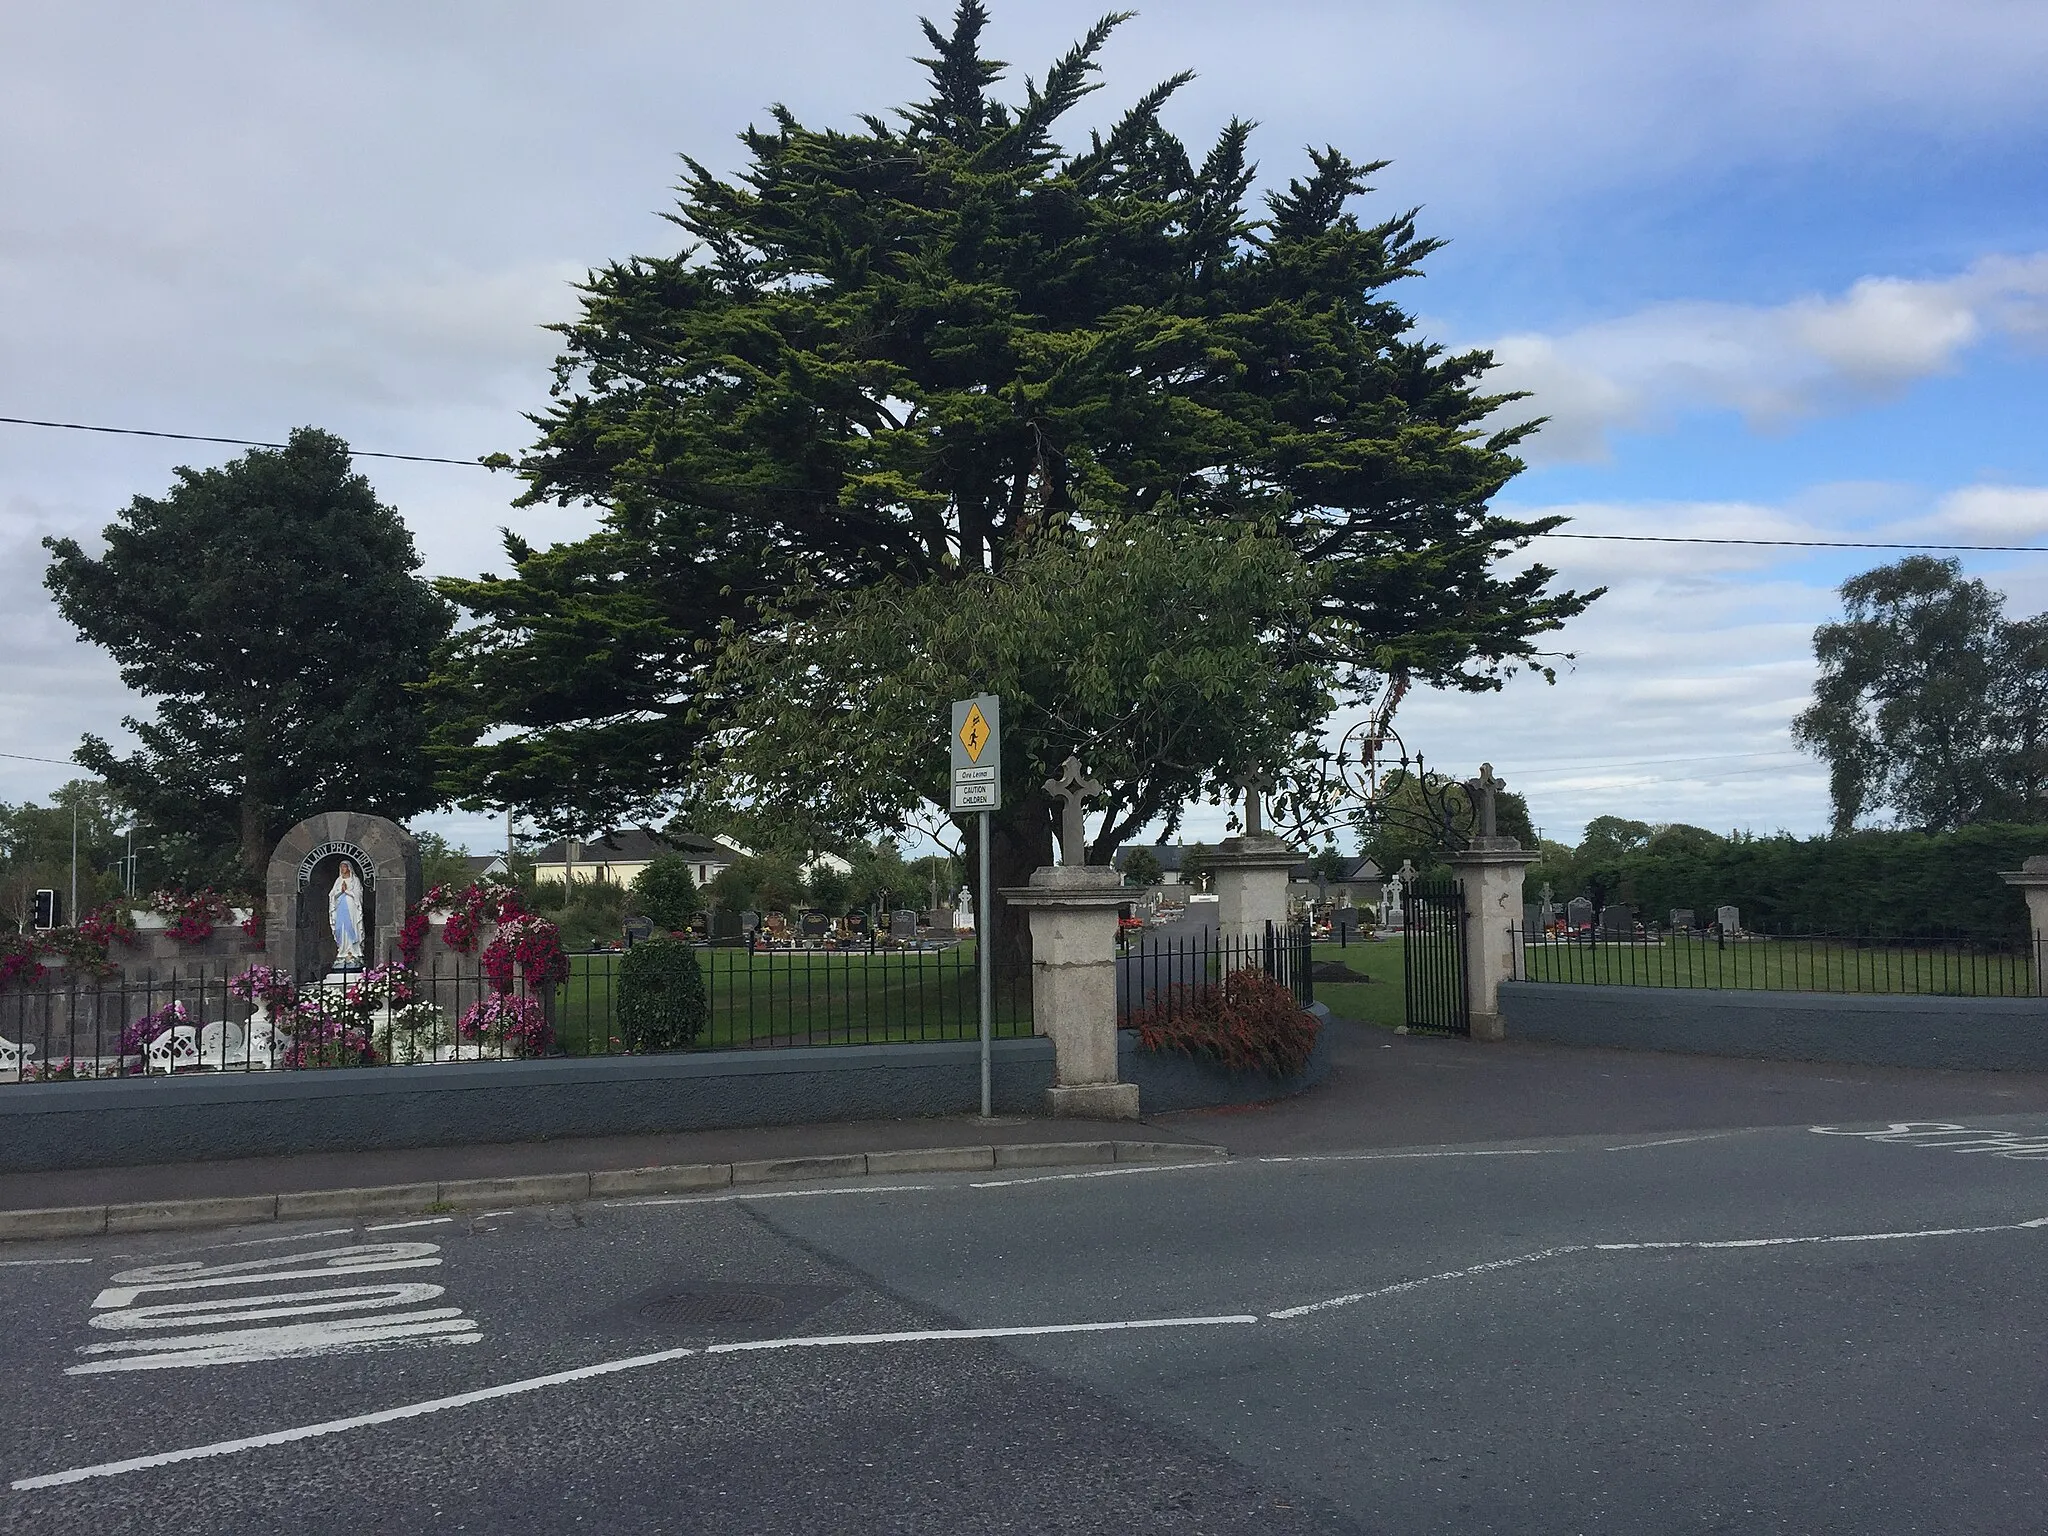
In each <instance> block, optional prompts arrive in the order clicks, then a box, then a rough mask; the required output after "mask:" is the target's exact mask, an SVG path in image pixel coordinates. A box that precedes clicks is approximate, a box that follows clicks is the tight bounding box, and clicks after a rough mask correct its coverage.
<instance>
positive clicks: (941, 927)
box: [932, 907, 953, 933]
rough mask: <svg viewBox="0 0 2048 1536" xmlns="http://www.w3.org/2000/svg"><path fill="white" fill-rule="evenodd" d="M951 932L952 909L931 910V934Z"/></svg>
mask: <svg viewBox="0 0 2048 1536" xmlns="http://www.w3.org/2000/svg"><path fill="white" fill-rule="evenodd" d="M952 931H953V909H952V908H951V907H934V908H932V932H933V933H951V932H952Z"/></svg>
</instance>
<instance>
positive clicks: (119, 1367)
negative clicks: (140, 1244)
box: [65, 1243, 482, 1376]
mask: <svg viewBox="0 0 2048 1536" xmlns="http://www.w3.org/2000/svg"><path fill="white" fill-rule="evenodd" d="M440 1265H441V1250H440V1247H439V1245H438V1244H435V1243H355V1244H350V1245H347V1246H343V1247H336V1248H319V1249H315V1250H313V1251H311V1252H297V1253H279V1254H271V1255H269V1256H267V1257H264V1258H260V1259H247V1260H241V1261H238V1262H232V1263H222V1264H207V1263H201V1262H196V1261H193V1262H184V1263H168V1264H151V1265H145V1266H143V1267H141V1268H138V1269H128V1270H123V1271H122V1272H120V1273H119V1274H116V1275H115V1276H113V1278H112V1279H110V1280H109V1281H108V1282H107V1285H106V1288H105V1289H103V1290H102V1291H101V1292H100V1293H99V1295H98V1296H96V1297H95V1298H94V1299H93V1303H92V1311H91V1315H90V1316H88V1317H87V1319H86V1324H87V1326H88V1327H89V1328H91V1329H92V1330H93V1331H94V1334H95V1338H94V1341H93V1342H91V1343H89V1344H82V1345H80V1346H79V1347H78V1350H77V1353H78V1355H79V1357H80V1360H79V1363H78V1364H76V1365H73V1366H70V1367H68V1368H67V1369H66V1371H65V1374H66V1375H68V1376H95V1375H104V1374H106V1373H109V1372H118V1371H161V1370H176V1369H190V1368H194V1367H203V1366H217V1365H247V1364H250V1363H252V1362H254V1361H261V1360H298V1359H305V1358H308V1357H310V1356H316V1355H333V1354H354V1353H359V1352H361V1351H364V1350H376V1349H397V1348H406V1347H425V1346H432V1345H442V1344H475V1343H477V1342H478V1341H479V1340H480V1339H481V1338H482V1335H481V1333H479V1331H478V1329H477V1324H476V1322H475V1320H474V1319H472V1318H469V1317H466V1316H464V1315H463V1312H462V1309H461V1308H460V1307H451V1306H436V1305H433V1303H435V1302H438V1301H440V1300H441V1298H442V1296H443V1294H444V1292H445V1291H446V1287H445V1286H442V1285H440V1284H437V1283H435V1282H434V1281H432V1280H430V1279H429V1278H427V1272H429V1271H432V1270H435V1269H438V1268H439V1267H440Z"/></svg>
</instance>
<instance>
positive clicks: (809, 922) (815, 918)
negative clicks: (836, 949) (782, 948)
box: [804, 912, 832, 939]
mask: <svg viewBox="0 0 2048 1536" xmlns="http://www.w3.org/2000/svg"><path fill="white" fill-rule="evenodd" d="M831 931H832V919H831V918H829V917H827V916H826V915H825V914H824V913H822V912H806V913H805V914H804V937H805V938H807V939H822V938H824V937H825V935H826V934H828V933H830V932H831Z"/></svg>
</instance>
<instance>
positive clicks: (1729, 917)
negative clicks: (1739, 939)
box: [1714, 907, 1742, 933]
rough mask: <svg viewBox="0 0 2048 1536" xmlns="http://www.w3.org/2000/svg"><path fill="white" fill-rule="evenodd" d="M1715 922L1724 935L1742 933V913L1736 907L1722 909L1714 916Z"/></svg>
mask: <svg viewBox="0 0 2048 1536" xmlns="http://www.w3.org/2000/svg"><path fill="white" fill-rule="evenodd" d="M1714 921H1715V923H1716V924H1718V925H1719V927H1720V929H1721V931H1722V932H1723V933H1740V932H1741V931H1742V913H1741V912H1740V911H1739V910H1737V909H1736V908H1734V907H1722V908H1721V909H1720V910H1719V911H1717V912H1716V913H1715V914H1714Z"/></svg>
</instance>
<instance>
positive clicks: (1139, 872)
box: [1124, 848, 1166, 888]
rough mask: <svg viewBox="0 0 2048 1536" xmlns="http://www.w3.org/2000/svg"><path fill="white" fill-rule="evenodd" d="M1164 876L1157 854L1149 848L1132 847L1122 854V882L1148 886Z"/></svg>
mask: <svg viewBox="0 0 2048 1536" xmlns="http://www.w3.org/2000/svg"><path fill="white" fill-rule="evenodd" d="M1165 878H1166V870H1165V868H1164V867H1163V866H1162V865H1161V864H1160V862H1159V856H1158V855H1157V854H1155V853H1154V852H1153V851H1152V850H1151V849H1150V848H1133V849H1131V850H1130V851H1129V852H1128V853H1126V854H1125V855H1124V884H1125V885H1135V886H1139V887H1142V888H1149V887H1151V886H1155V885H1157V884H1159V882H1160V881H1161V880H1163V879H1165Z"/></svg>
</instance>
